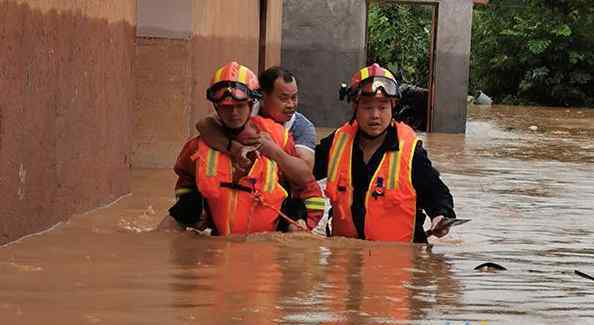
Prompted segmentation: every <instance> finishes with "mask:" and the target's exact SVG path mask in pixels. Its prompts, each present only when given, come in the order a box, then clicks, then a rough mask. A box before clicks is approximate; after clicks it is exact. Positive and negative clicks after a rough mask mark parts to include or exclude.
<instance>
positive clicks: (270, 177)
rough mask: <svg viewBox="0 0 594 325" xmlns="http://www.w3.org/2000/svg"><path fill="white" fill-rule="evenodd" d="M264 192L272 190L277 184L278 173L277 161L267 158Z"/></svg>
mask: <svg viewBox="0 0 594 325" xmlns="http://www.w3.org/2000/svg"><path fill="white" fill-rule="evenodd" d="M265 168H266V170H265V174H264V175H265V176H264V177H265V178H264V192H272V191H273V190H274V185H275V184H276V182H275V179H274V174H275V173H276V162H275V161H272V160H269V159H266V163H265Z"/></svg>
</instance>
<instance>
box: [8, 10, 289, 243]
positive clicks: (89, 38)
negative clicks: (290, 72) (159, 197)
mask: <svg viewBox="0 0 594 325" xmlns="http://www.w3.org/2000/svg"><path fill="white" fill-rule="evenodd" d="M261 1H263V0H227V1H219V0H175V1H173V2H172V1H168V2H165V1H157V0H138V4H139V5H140V6H141V8H140V9H139V10H138V12H140V13H141V15H140V16H141V17H140V18H141V19H139V21H140V22H141V26H142V29H140V30H139V33H140V35H141V37H138V38H137V37H136V21H137V1H136V0H103V1H95V0H76V1H74V0H22V1H17V0H0V40H1V41H2V50H1V51H0V191H1V193H2V195H0V244H2V243H5V242H8V241H11V240H14V239H16V238H19V237H21V236H23V235H25V234H28V233H32V232H37V231H40V230H43V229H46V228H48V227H50V226H52V225H54V224H55V223H57V222H58V221H60V220H65V219H67V218H68V217H69V216H70V215H72V214H74V213H78V212H82V211H85V210H89V209H92V208H94V207H97V206H98V205H101V204H103V203H107V202H111V201H113V200H114V199H115V198H117V197H119V196H121V195H122V194H125V193H127V192H128V191H129V167H130V165H131V164H133V165H134V166H137V167H167V168H169V167H171V166H172V165H173V162H174V160H175V157H176V155H177V153H178V151H179V149H180V148H181V146H182V145H183V143H184V142H185V141H186V140H187V139H188V138H189V137H190V136H191V135H193V134H195V130H194V126H193V125H194V123H195V121H196V120H197V119H198V118H199V117H201V116H204V115H205V114H206V113H207V112H208V110H209V107H210V105H209V104H208V103H207V102H206V100H204V96H205V91H206V87H207V84H208V80H210V77H211V75H212V73H213V72H214V70H215V68H216V67H217V66H219V65H221V64H223V63H226V62H228V61H231V60H237V61H239V62H241V63H243V64H246V65H248V66H250V67H251V68H253V69H254V71H256V72H257V68H258V62H259V57H260V55H263V56H264V58H265V60H264V63H265V66H267V67H268V66H271V65H274V64H279V63H280V37H281V28H280V26H281V17H282V2H281V1H279V0H268V4H267V12H266V17H267V34H266V35H265V37H266V42H265V45H266V46H265V51H266V52H265V53H259V35H260V33H259V32H260V3H261ZM159 5H164V6H165V7H166V8H165V10H164V11H162V10H161V9H163V8H160V7H159ZM188 5H189V7H188ZM188 8H190V12H189V13H188ZM178 15H179V16H178ZM188 17H189V18H190V19H188ZM188 31H189V34H188ZM143 36H144V37H143Z"/></svg>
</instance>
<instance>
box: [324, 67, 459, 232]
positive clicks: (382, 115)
mask: <svg viewBox="0 0 594 325" xmlns="http://www.w3.org/2000/svg"><path fill="white" fill-rule="evenodd" d="M343 94H344V95H345V96H348V99H349V100H350V101H352V102H353V109H354V117H353V119H352V120H351V121H350V122H348V123H346V124H344V125H343V126H342V127H340V128H339V129H337V130H336V131H335V132H334V133H332V134H331V135H330V136H328V137H327V138H325V139H322V141H321V142H320V144H319V145H318V146H316V160H315V164H314V176H315V177H316V179H318V180H319V179H324V178H327V187H326V195H327V196H328V198H329V199H330V201H331V205H332V212H331V213H332V235H334V236H345V237H353V238H359V239H368V240H386V241H412V242H416V243H426V242H427V236H426V235H425V231H424V230H423V223H424V221H425V213H427V214H428V215H429V217H430V218H431V220H432V225H431V229H432V230H433V234H434V235H435V236H437V237H443V236H445V235H446V234H447V233H448V231H449V229H448V227H447V226H444V225H443V224H442V222H443V221H445V220H446V219H447V218H455V217H456V215H455V212H454V203H453V198H452V195H451V194H450V191H449V189H448V187H447V186H446V185H445V184H444V183H443V181H442V180H441V179H440V175H439V172H438V171H437V170H436V169H435V168H433V166H432V163H431V161H430V160H429V158H428V155H427V152H426V151H425V149H424V148H423V146H422V142H421V141H420V140H418V139H417V138H416V134H415V133H414V131H413V130H412V129H411V128H410V127H409V126H407V125H405V124H404V123H399V122H396V121H394V120H393V118H392V110H393V108H394V107H395V105H396V104H397V100H398V99H399V96H400V93H399V90H398V84H397V82H396V80H395V78H394V77H393V75H392V74H391V73H390V72H389V71H388V70H386V69H383V68H382V67H380V66H379V65H377V64H374V65H372V66H369V67H366V68H363V69H361V70H360V71H359V72H357V73H356V74H355V75H354V76H353V78H352V80H351V86H350V88H349V89H348V90H347V91H346V92H344V91H343ZM423 211H424V212H425V213H424V212H423Z"/></svg>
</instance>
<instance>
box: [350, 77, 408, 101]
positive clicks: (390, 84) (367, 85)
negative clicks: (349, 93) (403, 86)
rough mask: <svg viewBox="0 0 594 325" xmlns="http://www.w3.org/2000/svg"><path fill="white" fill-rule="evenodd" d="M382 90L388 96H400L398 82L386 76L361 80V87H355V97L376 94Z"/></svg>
mask: <svg viewBox="0 0 594 325" xmlns="http://www.w3.org/2000/svg"><path fill="white" fill-rule="evenodd" d="M378 91H381V92H382V93H383V94H384V96H386V97H400V91H399V90H398V84H397V83H396V82H395V81H394V80H392V79H390V78H386V77H372V78H369V79H365V80H363V81H362V82H361V84H360V85H359V87H357V88H356V89H354V93H353V97H359V96H375V95H376V94H377V92H378Z"/></svg>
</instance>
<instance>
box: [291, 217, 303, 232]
mask: <svg viewBox="0 0 594 325" xmlns="http://www.w3.org/2000/svg"><path fill="white" fill-rule="evenodd" d="M296 222H297V223H298V224H300V225H301V226H303V228H300V227H297V226H296V225H293V224H289V229H288V232H298V231H305V229H307V225H306V224H305V220H303V219H299V220H297V221H296Z"/></svg>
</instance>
